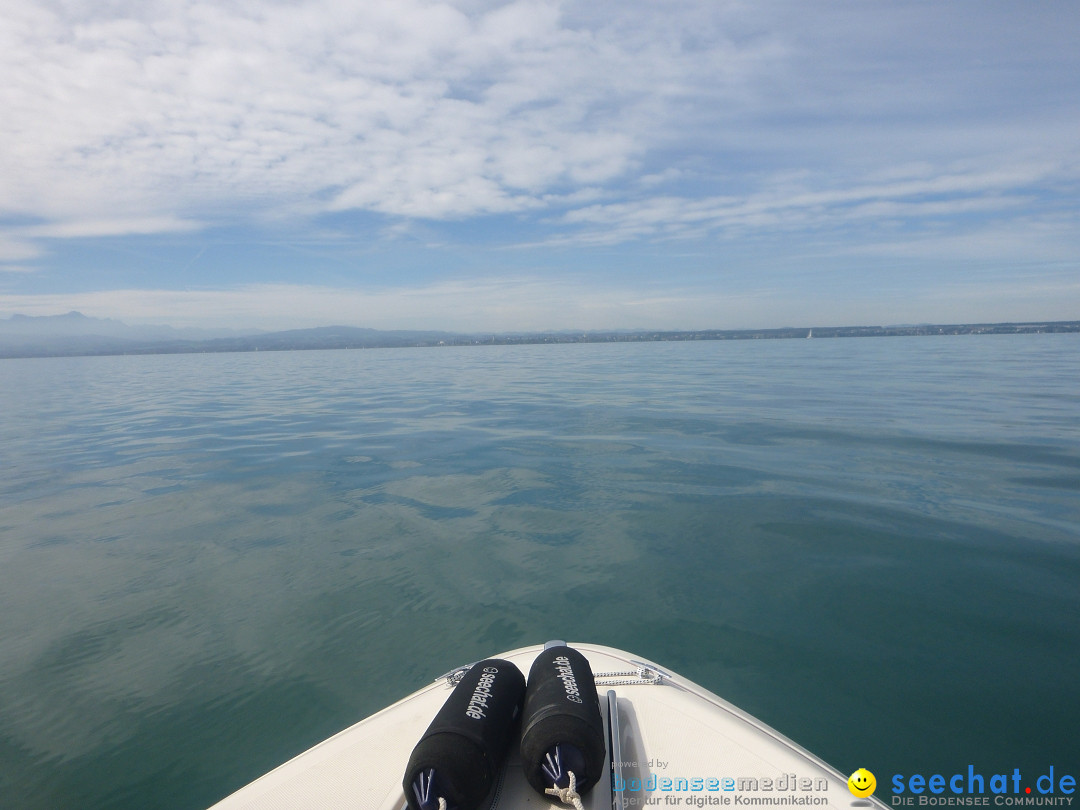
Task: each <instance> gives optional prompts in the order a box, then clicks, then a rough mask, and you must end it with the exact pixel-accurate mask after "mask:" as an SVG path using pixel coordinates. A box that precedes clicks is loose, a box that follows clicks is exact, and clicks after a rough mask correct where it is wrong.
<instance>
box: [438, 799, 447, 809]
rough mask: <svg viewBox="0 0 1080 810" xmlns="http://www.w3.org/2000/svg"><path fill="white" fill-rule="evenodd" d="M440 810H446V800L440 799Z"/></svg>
mask: <svg viewBox="0 0 1080 810" xmlns="http://www.w3.org/2000/svg"><path fill="white" fill-rule="evenodd" d="M439 810H446V799H444V798H443V797H442V796H440V797H439Z"/></svg>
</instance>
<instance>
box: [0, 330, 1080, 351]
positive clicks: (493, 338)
mask: <svg viewBox="0 0 1080 810" xmlns="http://www.w3.org/2000/svg"><path fill="white" fill-rule="evenodd" d="M1068 332H1080V321H1047V322H1039V323H1035V322H1031V323H979V324H919V325H915V326H813V327H809V326H804V327H783V328H779V329H701V330H678V331H659V330H635V331H603V332H601V331H598V332H520V333H502V334H498V333H496V334H490V333H489V334H484V333H480V334H477V333H472V334H460V333H450V332H431V331H424V332H422V331H380V330H375V329H363V328H358V327H346V326H330V327H319V328H315V329H296V330H289V331H284V332H267V333H263V334H258V335H246V336H242V337H228V338H212V339H205V340H176V339H172V340H145V339H143V340H138V339H130V338H119V337H106V336H101V335H94V334H86V335H59V336H53V337H47V336H34V337H30V336H18V335H5V334H3V333H0V359H16V358H35V357H99V356H117V355H131V354H136V355H143V354H205V353H224V352H258V351H315V350H326V349H389V348H429V347H439V346H493V345H494V346H517V345H537V344H553V343H646V342H661V341H694V340H792V339H796V340H797V339H807V338H812V339H814V340H817V339H824V338H846V337H915V336H932V335H938V336H941V335H1016V334H1040V333H1068Z"/></svg>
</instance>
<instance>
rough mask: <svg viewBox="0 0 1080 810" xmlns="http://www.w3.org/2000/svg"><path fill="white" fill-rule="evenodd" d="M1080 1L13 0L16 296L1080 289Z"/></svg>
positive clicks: (625, 297) (595, 308) (886, 310)
mask: <svg viewBox="0 0 1080 810" xmlns="http://www.w3.org/2000/svg"><path fill="white" fill-rule="evenodd" d="M1077 31H1080V3H1076V2H1074V0H1041V1H1040V2H1038V3H1028V2H1021V0H1014V1H1013V2H996V0H952V1H951V2H931V1H930V0H919V1H918V2H905V1H904V0H895V2H880V3H868V2H863V1H862V0H857V1H856V0H853V1H852V2H847V1H843V2H836V1H834V0H821V1H820V2H813V3H807V2H805V0H790V1H788V0H777V1H776V2H764V1H758V0H753V2H750V1H749V0H748V1H747V2H728V1H727V0H696V1H694V0H581V1H580V2H577V1H575V0H566V1H565V2H557V1H556V0H521V1H520V2H490V1H489V0H458V1H456V2H428V1H427V0H350V2H344V3H343V2H341V0H235V1H234V0H36V1H31V2H28V1H26V0H4V1H3V5H2V8H0V111H2V112H0V317H9V316H10V315H12V314H14V313H22V314H27V315H52V314H60V313H64V312H67V311H69V310H78V311H81V312H83V313H84V314H86V315H90V316H94V317H107V318H116V319H119V320H123V321H126V322H128V323H132V324H142V323H155V324H157V323H160V324H169V325H173V326H177V327H191V326H197V327H234V328H237V327H239V328H249V327H250V328H259V329H285V328H298V327H311V326H324V325H331V324H343V325H351V326H366V327H374V328H380V329H391V328H404V329H413V328H423V329H429V328H430V329H449V330H456V331H470V330H483V331H519V330H533V331H539V330H561V329H573V330H588V329H714V328H715V329H735V328H763V327H781V326H815V325H822V326H828V325H886V324H902V323H971V322H1000V321H1044V320H1074V319H1080V48H1077V47H1076V32H1077Z"/></svg>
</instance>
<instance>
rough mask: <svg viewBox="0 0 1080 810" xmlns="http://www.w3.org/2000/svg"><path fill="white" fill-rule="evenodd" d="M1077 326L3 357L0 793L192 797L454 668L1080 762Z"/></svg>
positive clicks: (883, 770) (774, 721)
mask: <svg viewBox="0 0 1080 810" xmlns="http://www.w3.org/2000/svg"><path fill="white" fill-rule="evenodd" d="M1078 359H1080V335H1030V336H980V337H941V338H929V337H925V338H924V337H920V338H876V339H847V340H839V339H838V340H812V341H806V340H801V341H800V340H786V341H745V342H708V343H645V344H626V345H588V344H578V345H562V346H518V347H476V348H444V349H412V350H377V351H339V352H300V353H258V354H233V355H186V356H159V357H109V358H66V359H51V360H50V359H45V360H7V361H3V362H0V448H2V453H3V464H2V465H0V806H2V807H5V808H6V807H14V808H69V807H70V808H98V807H102V808H104V807H109V808H146V807H156V808H199V807H205V806H207V805H208V804H210V803H212V802H214V801H216V800H217V799H219V798H220V797H222V796H223V795H225V794H227V793H229V792H230V791H232V790H234V789H236V788H238V787H239V786H241V785H242V784H244V783H246V782H248V781H250V780H251V779H253V778H255V777H256V776H258V775H260V774H261V773H263V772H265V771H267V770H269V769H270V768H272V767H274V766H275V765H277V764H279V763H280V762H282V761H283V760H285V759H287V758H288V757H290V756H292V755H294V754H296V753H298V752H299V751H301V750H303V749H304V748H307V747H309V746H310V745H312V744H314V743H315V742H317V741H319V740H320V739H323V738H325V737H326V736H329V735H330V734H331V733H333V732H335V731H338V730H340V729H341V728H343V727H345V726H347V725H349V724H351V723H353V722H355V721H356V720H358V719H360V718H362V717H364V716H366V715H367V714H369V713H371V712H373V711H375V710H377V709H379V708H381V707H382V706H384V705H386V704H387V703H389V702H391V701H393V700H395V699H397V698H399V697H402V696H403V695H405V694H407V693H408V692H411V691H413V690H414V689H416V688H418V687H420V686H421V685H423V684H424V683H426V682H428V681H429V680H430V679H432V678H434V677H435V676H437V675H439V674H440V673H442V672H444V671H446V670H448V669H450V668H451V667H453V666H455V665H458V664H461V663H466V662H469V661H472V660H476V659H478V658H481V657H485V656H487V655H491V654H494V653H497V652H499V651H502V650H506V649H510V648H513V647H518V646H522V645H525V644H532V643H539V642H542V641H544V640H545V639H547V638H553V637H558V638H567V639H570V640H587V641H593V642H597V643H602V644H609V645H612V646H616V647H621V648H624V649H628V650H631V651H633V652H636V653H639V654H640V655H642V656H646V657H649V658H652V659H654V660H657V661H659V662H661V663H662V664H665V665H666V666H668V667H670V668H672V669H674V670H675V671H677V672H680V673H681V674H683V675H686V676H688V677H690V678H692V679H694V680H696V681H698V682H699V683H701V684H702V685H704V686H705V687H707V688H709V689H711V690H712V691H714V692H716V693H718V694H720V695H722V696H723V697H725V698H727V699H729V700H731V701H732V702H734V703H736V704H737V705H739V706H742V707H743V708H745V709H746V710H748V711H750V712H752V713H754V714H756V715H758V716H759V717H761V718H762V719H763V720H765V721H766V722H768V723H769V724H771V725H773V726H774V727H776V728H777V729H779V730H780V731H781V732H783V733H784V734H786V735H788V736H789V737H791V738H793V739H795V740H796V741H797V742H799V743H801V744H802V745H804V746H805V747H807V748H809V749H810V750H812V751H814V752H815V753H817V754H819V755H820V756H821V757H823V758H824V759H825V760H827V761H829V762H831V763H832V764H834V765H835V766H836V767H838V768H840V769H841V770H843V771H845V772H849V771H852V770H854V769H855V768H857V767H860V766H864V767H867V768H869V769H870V770H872V771H873V772H874V773H875V774H877V777H878V781H879V783H884V782H886V780H887V779H888V778H889V776H890V775H891V774H893V773H905V774H908V773H912V772H923V773H927V774H929V773H954V772H957V770H958V769H966V767H967V765H968V764H974V765H975V767H976V768H977V769H981V770H982V771H983V772H985V773H992V772H996V771H997V770H1000V769H1007V770H1008V771H1009V772H1011V770H1012V768H1014V767H1019V768H1021V770H1022V772H1024V773H1029V772H1030V773H1031V774H1033V775H1035V774H1039V773H1043V772H1045V770H1046V768H1047V767H1048V766H1049V765H1054V766H1055V768H1056V770H1057V772H1058V773H1061V772H1071V773H1074V774H1077V773H1080V742H1078V734H1077V732H1078V728H1080V688H1078V686H1077V683H1078V679H1077V672H1078V669H1080V381H1078V380H1080V374H1078V371H1080V362H1078Z"/></svg>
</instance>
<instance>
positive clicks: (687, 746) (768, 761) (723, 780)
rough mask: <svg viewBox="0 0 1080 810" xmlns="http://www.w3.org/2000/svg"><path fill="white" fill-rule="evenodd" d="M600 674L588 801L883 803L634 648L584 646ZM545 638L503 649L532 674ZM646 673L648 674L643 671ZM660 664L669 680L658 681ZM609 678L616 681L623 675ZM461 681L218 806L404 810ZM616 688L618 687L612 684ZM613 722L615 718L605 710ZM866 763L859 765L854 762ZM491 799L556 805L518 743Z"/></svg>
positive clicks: (433, 690)
mask: <svg viewBox="0 0 1080 810" xmlns="http://www.w3.org/2000/svg"><path fill="white" fill-rule="evenodd" d="M571 646H572V647H574V648H575V649H577V650H579V651H580V652H582V653H583V654H584V655H585V656H586V657H587V658H588V659H589V663H590V664H591V666H592V669H593V671H594V672H595V673H605V672H617V673H632V675H630V676H628V677H625V678H620V677H609V678H603V677H600V675H599V674H598V676H597V681H598V684H597V690H598V692H599V693H600V696H601V699H602V700H601V706H602V707H605V708H606V707H607V705H608V702H607V701H606V700H604V698H605V697H606V696H608V695H609V694H610V699H611V700H612V701H613V702H612V703H611V705H612V706H613V707H615V711H614V714H613V721H611V722H609V727H610V728H612V729H614V728H616V727H617V735H611V734H609V739H610V741H611V746H610V748H611V752H612V756H610V757H609V763H608V764H609V765H610V760H611V759H613V760H615V768H613V769H612V774H613V778H612V780H611V782H612V789H609V787H608V785H607V784H605V782H604V781H602V782H601V783H600V784H598V785H596V787H594V788H593V790H592V791H590V792H589V793H588V794H587V795H586V796H585V797H584V807H585V810H611V808H612V806H613V805H614V806H615V807H616V808H617V809H618V808H625V810H631V808H638V807H646V806H656V807H662V808H676V807H690V808H704V807H713V806H715V807H723V806H725V805H727V806H730V807H732V808H739V807H752V806H757V807H766V808H768V807H776V806H779V807H785V806H790V807H795V808H799V807H817V808H826V807H831V808H844V810H847V809H848V808H852V807H875V808H878V810H881V808H884V807H885V805H883V804H882V803H881V802H880V801H878V800H877V799H875V798H873V797H870V798H857V797H856V796H854V795H853V794H852V793H851V792H850V791H849V790H848V786H847V776H846V775H844V774H842V773H841V772H840V771H838V770H836V769H835V768H833V767H831V766H829V765H827V764H826V763H825V762H823V761H822V760H820V759H819V758H817V757H816V756H814V755H813V754H811V753H810V752H808V751H806V750H805V749H803V748H801V747H800V746H798V745H796V744H795V743H793V742H792V741H791V740H789V739H787V738H786V737H784V736H783V735H782V734H780V733H779V732H777V731H775V730H774V729H772V728H770V727H769V726H767V725H765V724H764V723H762V722H761V721H760V720H757V719H756V718H754V717H752V716H751V715H749V714H747V713H746V712H743V711H741V710H740V709H738V708H736V707H735V706H733V705H731V704H730V703H728V702H727V701H725V700H723V699H722V698H720V697H717V696H716V695H714V694H712V693H711V692H709V691H708V690H706V689H703V688H702V687H700V686H698V685H697V684H695V683H693V682H691V681H688V680H686V679H685V678H682V677H680V676H679V675H677V674H675V673H672V672H669V671H667V670H665V669H664V668H663V667H660V666H659V665H657V664H654V663H652V662H650V661H645V660H644V659H641V658H639V657H637V656H633V655H631V654H630V653H626V652H623V651H621V650H616V649H613V648H610V647H602V646H598V645H594V644H576V643H572V644H571ZM543 649H544V648H543V646H542V645H537V646H533V647H524V648H521V649H518V650H513V651H511V652H508V653H502V654H499V655H498V656H497V657H498V658H504V659H507V660H509V661H512V662H513V663H514V664H516V665H517V667H518V668H519V669H520V670H521V671H522V672H523V673H525V674H527V673H528V672H529V668H530V666H531V665H532V661H533V659H534V658H535V657H536V656H537V654H538V653H540V652H541V650H543ZM643 670H644V671H645V675H644V677H642V676H641V675H640V674H639V673H641V672H642V671H643ZM657 674H659V675H660V676H661V677H660V682H659V683H658V684H657V683H649V681H650V680H652V679H654V676H655V675H657ZM619 681H622V682H621V683H615V684H614V685H607V684H610V683H612V682H619ZM451 689H452V686H451V684H450V682H449V680H448V679H447V678H440V679H439V680H438V681H436V682H435V683H433V684H431V685H430V686H427V687H425V688H423V689H421V690H419V691H418V692H415V693H413V694H412V695H409V696H408V697H406V698H404V699H402V700H400V701H398V702H397V703H395V704H393V705H392V706H389V707H387V708H386V709H383V710H382V711H381V712H379V713H377V714H374V715H372V716H371V717H368V718H367V719H365V720H362V721H361V722H359V723H357V724H356V725H354V726H351V727H350V728H347V729H345V730H344V731H342V732H340V733H339V734H336V735H335V736H333V737H331V738H330V739H328V740H326V741H325V742H322V743H320V744H319V745H317V746H315V747H314V748H312V749H310V750H308V751H305V752H304V753H302V754H300V755H299V756H297V757H295V758H294V759H292V760H290V761H289V762H286V763H285V764H284V765H281V766H280V767H278V768H276V769H275V770H273V771H271V772H270V773H268V774H266V775H265V776H263V777H261V778H259V779H257V780H255V781H254V782H252V783H251V784H249V785H247V786H246V787H244V788H242V789H240V790H239V791H237V792H236V793H234V794H232V795H231V796H229V797H227V798H225V799H223V800H222V801H221V802H219V803H218V804H216V805H214V807H213V808H212V810H277V809H278V808H280V809H281V810H285V809H286V808H288V809H289V810H303V808H312V810H315V809H316V808H317V809H318V810H332V809H333V808H350V810H357V809H359V810H401V808H402V807H403V806H404V804H405V799H404V794H403V792H402V786H401V782H402V776H403V774H404V771H405V767H406V764H407V762H408V759H409V754H410V752H411V751H412V748H413V746H414V745H415V744H416V742H417V741H418V740H419V739H420V737H421V735H423V733H424V731H425V729H426V728H427V726H428V724H429V723H430V722H431V720H432V718H433V717H434V716H435V714H436V713H437V712H438V710H439V708H440V707H441V706H442V704H443V702H444V701H445V700H446V698H447V696H448V695H449V694H450V691H451ZM611 693H613V694H611ZM605 721H606V722H608V718H605ZM859 765H860V763H854V764H853V767H852V770H855V768H856V767H858V766H859ZM490 798H491V800H492V802H493V803H492V804H491V807H492V808H493V810H498V808H538V809H539V808H545V809H546V808H550V807H552V806H553V804H554V800H553V799H552V798H550V797H543V796H540V795H539V794H538V793H536V792H535V791H534V790H532V788H530V787H529V785H528V783H527V782H526V781H525V778H524V776H523V774H522V767H521V762H520V759H519V757H518V755H517V751H516V750H515V747H514V746H511V752H510V754H509V755H508V757H507V762H506V763H505V767H504V771H503V777H502V779H501V782H500V784H499V786H498V787H497V788H496V789H495V791H494V792H493V795H492V797H490Z"/></svg>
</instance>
